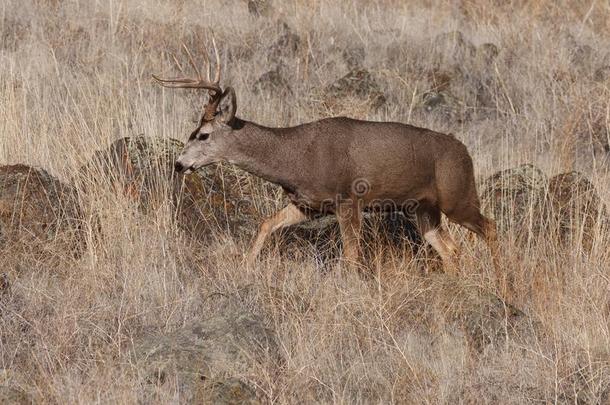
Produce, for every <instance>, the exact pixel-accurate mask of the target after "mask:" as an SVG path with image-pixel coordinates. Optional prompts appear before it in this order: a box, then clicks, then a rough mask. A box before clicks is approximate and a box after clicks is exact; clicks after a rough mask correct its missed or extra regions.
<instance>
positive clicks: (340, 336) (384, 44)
mask: <svg viewBox="0 0 610 405" xmlns="http://www.w3.org/2000/svg"><path fill="white" fill-rule="evenodd" d="M248 3H250V4H248ZM254 3H255V2H246V1H239V0H218V1H206V2H201V1H195V0H180V1H159V0H133V1H121V0H107V1H60V0H54V1H41V0H5V1H3V2H2V3H1V4H0V72H1V73H0V95H1V97H0V99H1V100H2V102H1V104H0V133H1V134H2V135H1V137H0V163H2V164H15V163H23V164H27V165H32V166H37V167H42V168H44V169H45V170H47V171H48V172H49V173H51V174H53V175H54V176H57V177H58V178H59V179H61V180H62V181H64V182H67V183H72V184H78V192H79V198H80V200H81V202H82V207H83V208H82V209H83V212H84V213H85V219H84V220H83V222H82V225H81V231H82V238H83V240H84V241H85V242H86V247H85V248H84V250H83V251H82V253H81V254H80V255H74V254H72V253H71V252H65V251H64V250H61V248H60V247H57V246H51V247H48V248H47V250H46V251H45V254H42V255H41V254H34V253H33V252H30V253H28V251H27V250H25V251H23V249H22V250H20V251H19V254H12V252H13V249H12V247H11V246H8V247H7V246H3V247H2V249H3V250H2V252H3V254H2V256H1V257H0V269H1V270H2V272H3V274H4V275H3V278H2V280H0V281H1V283H0V287H1V288H2V292H0V390H1V391H0V400H5V401H6V400H11V401H23V402H29V401H33V402H51V403H56V402H57V403H65V402H68V403H91V402H112V403H114V402H121V403H133V402H138V401H142V402H144V403H149V402H152V403H155V402H161V403H167V402H184V401H189V400H190V399H193V398H202V397H203V398H207V399H208V400H210V401H212V399H211V398H216V397H213V395H220V394H218V393H217V392H216V391H218V390H217V388H218V387H219V386H222V384H225V385H226V384H228V385H226V386H228V387H229V388H228V391H230V392H232V393H233V394H227V395H229V396H230V395H238V396H239V395H241V396H242V399H244V398H246V397H248V396H249V395H250V394H252V395H256V397H257V398H258V399H259V400H260V401H262V402H277V403H300V402H318V403H335V402H338V403H354V402H355V403H379V402H397V403H459V402H463V403H579V404H585V403H586V404H599V403H609V402H610V249H608V246H609V242H610V239H609V236H608V235H609V234H608V230H607V228H605V227H604V224H603V221H596V222H595V223H596V225H595V226H594V227H593V228H592V229H591V231H590V232H586V234H587V235H588V236H586V237H587V239H588V241H587V243H586V244H583V243H581V239H582V238H581V235H582V234H583V232H582V231H583V229H582V227H581V226H580V225H582V224H581V223H578V222H577V223H575V224H574V226H573V227H572V229H573V232H574V233H573V235H572V236H573V237H570V238H567V239H565V238H564V239H561V238H559V237H557V236H556V235H555V234H554V233H553V232H552V229H550V228H544V224H543V225H542V226H543V228H542V232H540V229H539V227H534V226H532V225H531V224H532V223H533V222H531V221H530V222H527V221H526V220H525V219H523V218H526V219H527V218H529V219H530V220H531V219H532V218H533V217H535V216H536V215H537V214H536V213H537V212H538V211H537V208H536V204H534V203H533V202H531V201H532V199H526V201H528V204H530V205H526V206H525V216H523V215H521V216H520V217H519V218H520V219H519V220H509V221H505V223H503V227H502V235H501V243H502V258H501V260H502V266H503V270H504V271H505V273H506V274H507V275H509V279H510V280H511V281H512V283H513V287H514V292H513V293H512V296H511V297H510V299H509V301H510V304H511V305H504V303H503V301H501V300H499V299H497V298H496V295H501V294H500V293H501V292H499V291H497V288H496V285H497V280H495V276H494V272H493V271H492V269H491V266H490V260H489V257H488V255H487V251H486V249H485V247H484V246H483V244H482V243H480V242H479V241H475V240H474V239H471V238H470V236H469V235H467V234H466V233H464V232H463V231H462V230H460V229H457V228H455V227H453V228H451V231H452V233H453V234H454V236H455V237H456V240H458V241H459V243H460V245H461V246H462V247H463V255H462V257H461V276H460V278H459V279H452V278H450V277H448V276H445V275H443V274H442V273H439V272H430V273H429V274H427V275H422V273H423V272H422V270H423V269H424V268H426V267H431V266H432V265H431V262H430V260H428V259H429V258H426V254H417V255H415V256H413V257H412V256H411V255H409V254H404V255H394V254H386V253H384V251H383V250H382V247H379V249H378V250H377V252H378V254H373V255H372V256H371V257H369V263H368V269H367V270H370V272H369V273H372V274H373V276H372V277H364V276H363V275H361V274H355V273H352V272H350V271H348V270H347V269H345V268H343V267H342V266H341V264H340V263H337V262H336V261H331V262H321V261H320V259H319V257H317V256H315V255H310V254H301V255H296V256H295V255H292V256H286V255H281V254H280V250H281V249H280V248H279V247H281V245H278V244H277V241H276V243H274V244H271V246H270V248H269V249H268V250H267V251H266V252H264V254H263V257H262V258H261V261H260V264H259V265H258V266H257V267H256V268H248V267H246V266H245V265H243V264H242V259H243V256H242V254H243V252H244V251H245V249H246V247H247V244H248V242H249V241H250V237H251V235H252V232H253V231H254V229H255V224H250V225H248V226H249V227H248V226H246V227H245V228H247V229H245V228H244V227H239V228H235V229H229V230H227V227H224V226H223V225H222V224H220V225H219V226H216V228H214V229H211V232H212V233H213V235H214V237H212V238H206V239H205V240H204V241H202V240H201V239H196V238H191V237H189V235H188V233H185V232H183V230H182V228H180V227H179V226H177V225H176V221H175V220H174V218H173V216H172V212H173V211H172V209H171V198H169V197H168V198H161V199H160V201H159V202H158V203H157V204H155V205H154V206H153V207H152V208H151V207H149V208H150V209H147V210H141V209H139V206H138V204H136V203H134V202H133V201H132V200H131V199H130V198H129V197H128V196H126V195H125V194H124V193H119V192H117V190H116V188H113V187H106V186H104V184H102V183H100V182H95V181H90V182H85V183H87V184H89V185H84V184H83V183H82V182H81V183H79V182H76V181H75V179H76V178H77V177H78V174H79V173H80V170H81V167H83V165H85V164H86V163H87V162H88V161H89V159H91V156H92V155H93V153H94V152H95V151H96V150H99V149H104V148H107V147H108V145H110V143H111V142H112V141H114V140H116V139H118V138H122V137H127V136H135V135H138V134H144V136H145V137H164V138H177V139H184V138H185V137H186V135H187V134H188V133H189V132H190V131H191V130H192V129H193V125H194V124H193V120H194V119H196V118H197V117H196V116H197V114H198V112H199V108H200V106H201V103H202V102H203V100H202V99H201V97H200V95H198V94H193V93H190V92H185V91H174V92H171V91H166V90H163V89H161V88H160V87H158V86H155V85H153V83H152V81H151V79H150V74H151V73H152V72H157V73H163V74H169V75H171V74H175V73H176V68H175V64H174V63H173V59H172V54H178V53H179V52H180V46H181V44H182V43H185V44H187V45H188V46H190V47H191V48H193V49H198V43H199V42H200V41H203V40H205V39H206V38H209V35H210V33H211V31H210V29H211V28H213V29H214V34H215V37H216V40H217V42H218V43H219V44H220V48H221V51H222V60H223V64H224V65H225V72H226V73H225V75H224V77H225V83H227V84H231V85H232V86H234V87H235V89H236V91H237V96H238V100H239V110H238V115H240V116H241V117H243V118H245V119H249V120H253V121H256V122H259V123H262V124H266V125H269V126H285V125H291V124H297V123H301V122H305V121H309V120H313V119H317V118H320V117H323V116H328V115H335V114H344V115H350V116H355V117H366V118H368V119H372V120H396V121H401V122H406V123H411V124H414V125H419V126H426V127H430V128H433V129H436V130H440V131H446V132H451V133H454V134H455V135H456V136H457V137H458V138H460V139H461V140H463V141H464V142H465V143H466V144H467V145H468V147H469V149H470V151H471V153H472V155H473V158H474V162H475V167H476V172H477V174H478V175H479V176H480V179H481V181H482V180H483V179H484V178H485V177H487V176H489V175H491V174H493V173H494V172H496V171H498V170H500V169H506V168H510V167H513V166H516V165H518V164H522V163H532V164H535V165H537V166H538V167H540V168H541V169H542V171H543V172H544V173H545V174H546V175H547V176H552V175H554V174H557V173H560V172H566V171H571V170H579V171H581V172H583V173H585V175H586V176H587V177H588V179H589V180H590V181H591V182H592V183H593V184H594V185H595V186H596V188H597V190H598V192H599V194H600V196H601V199H602V200H603V201H608V199H609V197H610V186H609V184H610V174H609V170H608V169H609V167H610V165H609V154H610V152H609V147H608V143H609V140H610V132H609V127H610V126H609V121H610V104H609V100H610V88H609V83H610V81H609V76H610V53H609V51H608V50H609V49H610V6H609V5H608V3H607V2H604V1H568V0H561V1H555V0H548V1H546V0H544V1H527V0H515V1H511V2H504V1H478V0H473V1H463V2H454V1H449V0H422V1H409V2H402V1H394V0H374V1H354V2H352V1H344V2H338V1H333V2H330V1H329V2H320V1H300V0H288V1H279V0H278V1H276V2H274V3H273V4H272V6H271V7H267V8H265V7H263V8H259V9H257V10H255V8H256V7H255V4H254ZM256 3H258V2H256ZM257 14H258V15H257ZM456 30H459V31H460V32H461V33H462V34H461V35H458V34H450V35H445V36H444V37H443V36H441V37H438V35H439V34H443V33H450V32H454V31H456ZM435 38H436V39H435ZM485 44H487V45H485ZM489 44H493V45H489ZM354 69H355V71H354ZM350 71H352V74H351V76H348V79H346V80H345V81H344V82H350V83H354V82H356V83H357V85H361V86H364V88H353V89H351V90H349V89H348V90H345V89H344V88H343V87H341V85H340V84H337V83H336V81H337V80H338V79H340V78H341V77H343V76H345V75H346V74H348V72H350ZM261 76H262V79H261V80H259V78H261ZM350 77H352V79H349V78H350ZM354 77H356V78H358V77H359V78H360V79H357V80H356V79H353V78H354ZM350 80H351V81H350ZM358 83H359V84H358ZM362 83H364V84H362ZM333 86H334V87H333ZM337 86H339V87H341V88H339V89H337ZM333 89H334V90H333ZM371 136H374V134H371ZM222 170H224V171H225V172H226V173H228V174H230V175H231V176H233V177H235V173H232V169H231V168H230V167H224V168H222ZM88 176H94V175H93V174H88ZM89 180H95V179H92V178H89ZM161 181H162V180H161ZM243 182H244V183H247V184H246V186H248V187H250V189H256V190H259V191H258V192H257V193H256V194H255V203H256V204H255V205H256V208H257V211H258V212H260V213H262V214H265V213H268V212H269V211H270V210H272V209H273V208H274V207H276V206H278V205H279V204H281V197H280V196H278V195H277V194H275V192H274V190H273V189H262V188H260V187H259V186H260V183H259V182H256V181H254V180H252V179H244V181H243ZM91 184H94V186H91ZM5 208H6V207H0V209H5ZM515 209H517V208H515ZM489 210H490V208H488V212H489ZM509 211H510V210H509ZM521 214H523V212H521ZM509 215H510V212H509ZM602 215H603V214H599V216H602ZM509 219H510V218H509ZM534 219H535V218H534ZM524 221H525V222H527V223H524ZM584 223H585V224H588V222H586V221H585V222H584ZM600 223H601V224H600ZM210 226H212V225H210ZM100 229H101V233H100V232H99V230H100ZM523 232H525V234H526V235H525V236H526V237H525V238H523V235H522V234H523ZM527 236H529V237H527ZM583 246H585V247H583ZM303 249H304V250H303V252H308V250H305V246H304V247H303ZM494 294H495V295H494ZM235 313H237V314H240V315H235V316H236V317H237V319H238V321H235V322H237V323H235V324H232V325H238V327H237V329H236V330H238V331H237V332H235V330H233V332H231V333H233V334H237V335H239V334H240V333H241V332H240V330H241V329H242V328H243V329H244V330H247V331H250V332H247V333H253V334H255V335H256V334H261V333H262V334H263V335H265V341H268V340H269V341H272V343H269V344H268V345H267V346H265V347H267V348H268V350H262V353H261V348H260V347H258V346H259V345H260V344H261V342H260V341H256V339H255V341H252V340H248V339H247V338H245V337H243V336H241V335H240V336H241V337H236V338H235V339H236V341H237V342H238V343H239V344H238V347H239V350H238V351H240V350H241V352H240V355H239V356H238V357H231V356H230V355H227V354H226V353H224V354H222V356H227V357H226V358H225V357H222V356H221V355H218V356H220V357H218V356H217V357H214V358H213V359H212V360H210V359H209V358H202V357H197V353H195V354H193V356H194V357H189V356H190V354H189V355H188V356H187V355H186V354H184V357H180V358H179V359H178V361H177V362H176V365H175V366H174V367H175V368H176V369H178V370H177V372H174V371H176V370H174V369H172V368H168V369H167V370H165V371H164V372H163V375H162V377H161V376H159V375H158V374H159V373H157V374H155V373H154V372H153V373H152V375H151V372H149V371H150V370H149V368H150V367H149V365H147V364H146V358H143V357H145V355H138V353H140V354H141V352H142V350H143V349H142V347H146V345H144V346H143V345H142V344H140V343H138V342H141V341H142V340H143V339H146V337H147V336H157V337H156V338H153V340H152V341H153V342H156V341H159V342H164V341H169V342H178V343H176V344H179V343H180V342H183V344H185V345H186V346H188V347H187V349H189V350H190V348H191V347H190V346H191V345H192V346H193V347H199V346H196V345H194V344H193V341H192V340H190V341H189V339H191V338H190V337H189V336H190V335H188V336H187V335H183V334H181V333H183V329H184V327H185V325H187V326H188V325H192V324H193V323H194V324H197V323H198V322H204V324H205V322H208V323H209V322H212V321H213V320H215V319H218V317H222V316H227V317H229V318H227V319H233V318H231V316H233V315H227V314H235ZM244 314H247V315H244ZM244 317H245V318H244ZM250 317H251V318H250ZM223 319H224V318H223ZM210 320H212V321H210ZM223 322H224V321H223ZM227 322H228V321H227ZM231 322H233V321H231ZM223 325H224V324H223ZM243 325H245V326H243ZM253 325H254V326H253ZM256 325H258V326H256ZM261 328H262V329H261ZM261 331H263V332H261ZM184 333H186V332H184ZM231 333H229V334H228V335H227V336H229V335H230V336H233V335H231ZM244 333H246V332H244ZM163 336H165V338H163ZM214 336H216V335H214ZM164 339H165V340H164ZM193 339H195V340H196V337H195V338H193ZM210 339H211V340H210ZM226 339H229V338H228V337H223V336H222V335H221V336H220V337H218V336H216V337H213V338H209V339H208V340H207V343H205V342H204V343H203V345H205V344H208V345H210V344H211V345H216V346H214V347H212V348H208V349H206V350H213V351H214V350H216V351H219V352H220V351H221V349H219V347H222V345H223V344H225V343H226V342H224V340H226ZM147 344H150V341H149V343H147ZM172 344H173V343H172ZM219 345H220V346H219ZM193 350H195V349H193ZM197 350H199V349H197ZM187 351H188V350H187ZM189 353H190V352H189ZM214 353H216V352H214ZM234 354H235V353H233V354H232V355H234ZM223 359H225V360H226V361H223ZM231 359H233V360H231ZM235 359H237V360H235ZM197 362H202V363H206V364H205V365H204V364H202V365H201V366H199V365H198V363H197ZM187 363H188V364H187ZM185 369H186V371H184V370H185ZM180 370H182V371H180ZM201 370H204V371H205V372H204V371H201ZM181 373H182V374H181ZM198 373H202V374H205V377H206V381H208V382H206V381H204V379H203V378H199V374H198ZM155 376H156V377H155ZM231 378H233V379H231ZM193 381H195V382H193ZM209 381H215V382H214V383H213V384H210V383H209ZM219 381H220V383H218V382H219ZM223 381H225V383H223ZM226 381H229V383H226ZM193 384H194V385H197V384H200V385H202V387H199V388H198V387H195V388H193ZM218 384H221V385H218ZM231 384H233V385H231ZM243 384H246V385H247V386H246V385H243ZM214 387H215V388H214ZM215 389H216V391H214V390H215ZM231 389H232V390H233V391H231ZM236 392H237V394H235V393H236ZM216 400H219V399H218V398H216Z"/></svg>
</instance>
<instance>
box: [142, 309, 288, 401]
mask: <svg viewBox="0 0 610 405" xmlns="http://www.w3.org/2000/svg"><path fill="white" fill-rule="evenodd" d="M131 352H132V353H133V355H132V356H133V358H132V362H133V363H134V365H135V366H136V369H137V370H139V373H140V374H142V373H143V374H144V376H145V378H146V380H147V382H148V383H151V384H154V385H163V384H166V382H167V381H170V380H171V381H174V382H175V383H176V386H177V387H178V389H179V392H180V396H181V397H182V398H183V399H184V400H186V401H187V402H197V403H201V402H208V403H209V402H214V403H226V404H230V403H258V399H257V393H256V392H255V390H254V389H253V388H252V387H251V386H250V385H248V384H247V382H246V381H245V380H244V378H256V373H257V367H259V366H260V365H262V364H268V363H269V361H271V362H276V363H277V364H278V365H279V362H280V361H281V357H280V354H279V348H278V344H277V341H276V337H275V334H274V333H273V331H271V330H270V329H268V328H267V327H266V326H265V325H264V324H263V322H262V321H261V320H260V319H259V318H258V317H256V316H254V315H252V314H251V313H249V312H246V311H244V310H237V309H233V310H226V311H224V312H223V313H222V314H221V315H217V316H213V317H210V318H207V319H205V320H201V321H195V322H192V323H190V324H188V325H185V326H184V327H181V328H179V329H177V330H175V331H173V332H170V333H155V334H150V335H149V336H146V337H144V338H141V339H140V340H138V341H136V342H135V343H134V345H133V349H132V350H131ZM212 399H214V401H212ZM215 401H219V402H215Z"/></svg>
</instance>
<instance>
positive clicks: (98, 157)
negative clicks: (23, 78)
mask: <svg viewBox="0 0 610 405" xmlns="http://www.w3.org/2000/svg"><path fill="white" fill-rule="evenodd" d="M183 147H184V144H183V143H182V142H180V141H177V140H174V139H168V138H153V137H145V136H138V137H127V138H122V139H118V140H116V141H115V142H113V143H112V144H111V145H110V146H109V147H108V148H106V149H104V150H100V151H98V152H96V153H95V154H94V156H93V158H92V159H91V161H90V162H89V163H88V164H87V165H86V166H85V167H84V168H83V169H81V170H80V178H81V179H82V180H81V181H84V182H86V183H90V182H92V181H93V182H96V183H97V182H99V181H102V182H106V183H108V182H109V183H110V185H111V186H112V187H113V188H114V189H115V190H116V191H118V192H119V193H122V194H124V195H125V196H127V197H128V198H130V199H132V200H133V201H134V202H136V203H137V204H138V205H139V207H140V208H141V209H142V210H144V211H149V210H151V209H154V208H156V207H158V206H159V205H161V204H164V203H166V202H167V201H170V202H171V203H172V205H173V209H174V217H175V218H176V221H177V223H178V225H179V226H180V227H181V228H182V229H184V230H185V231H187V233H189V234H190V235H191V236H194V237H196V238H198V239H201V240H205V239H206V238H207V237H208V236H210V235H211V234H212V233H213V232H214V231H218V230H230V231H238V230H239V229H240V228H242V227H244V226H247V225H248V224H249V222H250V221H251V220H252V218H253V217H256V218H258V213H257V211H256V209H255V206H256V205H255V204H254V203H253V202H252V201H251V197H252V196H254V195H256V191H255V190H259V188H258V187H257V185H258V183H257V182H256V181H253V180H252V179H251V176H249V175H246V174H245V173H243V172H241V171H239V170H233V169H232V168H227V167H224V166H222V165H212V166H209V167H206V168H203V169H201V170H199V171H198V172H197V173H192V174H189V175H179V174H176V173H175V172H174V169H173V167H174V162H175V160H176V158H177V157H178V155H179V154H180V151H181V150H182V148H183Z"/></svg>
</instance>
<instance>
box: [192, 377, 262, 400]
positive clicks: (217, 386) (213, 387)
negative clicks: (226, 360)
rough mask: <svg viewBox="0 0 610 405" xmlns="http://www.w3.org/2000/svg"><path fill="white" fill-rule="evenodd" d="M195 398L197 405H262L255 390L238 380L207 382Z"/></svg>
mask: <svg viewBox="0 0 610 405" xmlns="http://www.w3.org/2000/svg"><path fill="white" fill-rule="evenodd" d="M195 398H196V400H195V401H194V402H196V403H206V404H215V405H216V404H218V405H241V404H245V405H255V404H256V405H258V404H262V401H260V400H259V399H258V398H257V395H256V392H255V391H254V389H252V388H251V387H250V386H248V385H247V384H246V383H244V382H243V381H241V380H239V379H237V378H228V379H226V380H216V381H211V382H207V383H206V384H205V385H204V386H203V387H202V388H201V389H200V391H198V392H197V395H196V397H195Z"/></svg>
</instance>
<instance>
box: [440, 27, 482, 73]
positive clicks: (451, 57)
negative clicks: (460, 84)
mask: <svg viewBox="0 0 610 405" xmlns="http://www.w3.org/2000/svg"><path fill="white" fill-rule="evenodd" d="M432 53H433V58H434V62H435V66H440V67H448V66H458V67H459V66H461V65H463V64H464V62H465V61H467V60H470V59H472V58H473V57H474V56H475V55H476V48H475V47H474V45H472V43H471V42H470V41H469V40H468V39H466V37H465V36H464V34H462V32H461V31H450V32H446V33H443V34H439V35H437V36H436V37H435V38H434V40H433V41H432Z"/></svg>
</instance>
